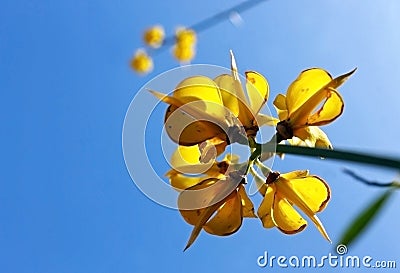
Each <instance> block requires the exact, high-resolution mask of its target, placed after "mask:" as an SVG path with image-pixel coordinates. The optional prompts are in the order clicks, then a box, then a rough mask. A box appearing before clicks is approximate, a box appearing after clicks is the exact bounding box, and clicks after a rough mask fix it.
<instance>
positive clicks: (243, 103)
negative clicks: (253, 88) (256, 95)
mask: <svg viewBox="0 0 400 273" xmlns="http://www.w3.org/2000/svg"><path fill="white" fill-rule="evenodd" d="M230 54H231V70H232V78H233V80H234V94H236V96H237V97H238V99H239V102H240V103H239V107H240V111H239V116H238V118H239V120H240V122H241V123H242V125H243V126H244V127H245V128H250V127H252V126H253V121H254V120H255V117H254V115H253V114H252V113H251V110H250V108H249V107H250V106H249V103H248V101H247V99H246V96H245V94H244V91H243V86H242V83H241V82H240V77H239V72H238V68H237V65H236V60H235V56H234V55H233V52H232V50H231V51H230Z"/></svg>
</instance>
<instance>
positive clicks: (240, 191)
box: [166, 146, 256, 248]
mask: <svg viewBox="0 0 400 273" xmlns="http://www.w3.org/2000/svg"><path fill="white" fill-rule="evenodd" d="M199 156H200V152H199V150H198V149H197V147H196V146H190V147H185V146H179V147H178V149H177V150H176V151H175V152H174V153H173V154H172V157H171V161H170V164H171V166H172V169H171V170H170V171H169V172H168V173H167V174H166V176H167V177H169V180H170V183H171V186H173V187H174V188H175V189H177V190H180V191H181V193H180V195H179V198H178V207H179V211H180V213H181V215H182V217H183V218H184V219H185V221H186V222H187V223H189V224H191V225H193V226H194V229H193V232H192V234H191V236H190V239H189V241H188V244H187V246H186V248H188V247H189V246H190V245H191V244H192V243H193V242H194V241H195V239H196V238H197V236H198V234H199V233H200V231H201V230H202V229H204V230H205V231H206V232H208V233H210V234H214V235H219V236H225V235H229V234H232V233H234V232H236V231H237V230H238V229H239V228H240V226H241V224H242V219H243V217H256V215H255V214H254V206H253V203H252V202H251V200H250V199H249V197H248V196H247V193H246V191H245V189H244V186H243V181H244V177H243V176H241V175H240V174H239V173H238V172H237V171H235V169H236V168H237V165H236V164H237V162H238V157H237V156H235V155H232V156H231V155H227V156H225V158H224V159H223V160H222V161H220V162H212V163H209V164H201V163H200V161H199ZM235 165H236V166H235ZM195 174H196V175H197V176H194V175H195Z"/></svg>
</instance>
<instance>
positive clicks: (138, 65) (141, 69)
mask: <svg viewBox="0 0 400 273" xmlns="http://www.w3.org/2000/svg"><path fill="white" fill-rule="evenodd" d="M131 67H132V69H133V70H135V71H136V72H137V73H139V74H145V73H149V72H150V71H151V70H153V60H152V59H151V57H150V56H149V55H147V53H146V51H144V50H140V49H139V50H137V51H136V53H135V55H134V56H133V58H132V60H131Z"/></svg>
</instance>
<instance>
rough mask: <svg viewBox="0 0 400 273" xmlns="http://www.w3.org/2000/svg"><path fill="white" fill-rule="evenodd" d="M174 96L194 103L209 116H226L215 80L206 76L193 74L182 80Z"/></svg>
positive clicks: (221, 117) (222, 117)
mask: <svg viewBox="0 0 400 273" xmlns="http://www.w3.org/2000/svg"><path fill="white" fill-rule="evenodd" d="M173 97H174V98H177V99H179V100H181V101H183V102H185V103H188V102H195V103H192V105H193V107H197V108H198V109H200V110H201V111H203V112H205V113H207V114H208V115H209V116H216V117H219V118H220V119H224V118H225V114H226V110H225V108H224V107H223V101H222V97H221V94H220V91H219V88H218V86H217V85H216V84H215V82H214V81H213V80H212V79H210V78H208V77H205V76H193V77H189V78H186V79H184V80H183V81H181V82H180V83H179V84H178V85H177V86H176V88H175V90H174V92H173Z"/></svg>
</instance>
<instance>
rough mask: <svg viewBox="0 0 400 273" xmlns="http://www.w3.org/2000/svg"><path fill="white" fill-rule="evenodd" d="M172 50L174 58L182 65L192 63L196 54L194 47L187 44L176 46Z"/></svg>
mask: <svg viewBox="0 0 400 273" xmlns="http://www.w3.org/2000/svg"><path fill="white" fill-rule="evenodd" d="M172 50H173V55H174V57H175V58H176V59H177V60H178V61H180V62H182V63H188V62H190V61H191V60H192V59H193V58H194V56H195V54H196V50H195V48H194V46H191V45H186V44H182V45H181V44H176V45H175V46H174V47H173V49H172Z"/></svg>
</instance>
